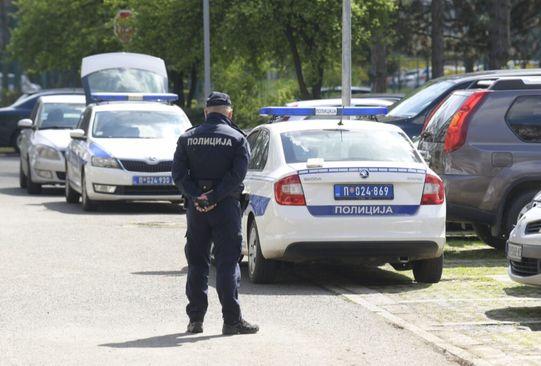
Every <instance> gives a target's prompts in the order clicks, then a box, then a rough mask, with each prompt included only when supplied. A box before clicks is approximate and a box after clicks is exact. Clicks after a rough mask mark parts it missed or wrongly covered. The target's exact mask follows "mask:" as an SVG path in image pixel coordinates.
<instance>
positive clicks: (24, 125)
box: [17, 118, 34, 129]
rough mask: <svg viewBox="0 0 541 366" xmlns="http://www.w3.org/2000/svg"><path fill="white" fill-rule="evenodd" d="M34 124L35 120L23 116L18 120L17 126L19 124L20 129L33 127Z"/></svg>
mask: <svg viewBox="0 0 541 366" xmlns="http://www.w3.org/2000/svg"><path fill="white" fill-rule="evenodd" d="M33 124H34V122H32V120H31V119H30V118H23V119H21V120H20V121H19V122H17V126H19V128H20V129H25V128H32V125H33Z"/></svg>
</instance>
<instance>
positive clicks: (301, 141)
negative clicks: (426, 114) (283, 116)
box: [281, 129, 421, 164]
mask: <svg viewBox="0 0 541 366" xmlns="http://www.w3.org/2000/svg"><path fill="white" fill-rule="evenodd" d="M281 140H282V147H283V150H284V155H285V158H286V162H287V163H289V164H291V163H304V162H306V161H307V160H308V159H312V158H321V159H323V160H325V161H358V160H364V161H396V162H421V160H420V158H419V157H418V155H417V153H416V152H415V149H414V148H413V146H412V145H411V143H410V142H409V140H408V139H407V137H406V136H405V135H404V133H403V132H398V131H385V130H378V131H374V130H371V131H369V130H366V131H363V130H346V129H329V130H304V131H291V132H283V133H282V134H281Z"/></svg>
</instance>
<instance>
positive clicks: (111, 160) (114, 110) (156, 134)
mask: <svg viewBox="0 0 541 366" xmlns="http://www.w3.org/2000/svg"><path fill="white" fill-rule="evenodd" d="M81 77H82V84H83V86H84V89H85V96H86V99H87V102H88V103H89V105H88V106H87V108H86V109H85V111H84V112H83V115H82V118H81V120H80V121H79V124H78V125H77V129H75V130H73V131H71V133H70V135H71V138H72V141H71V143H70V144H69V146H68V149H67V151H66V165H67V166H66V186H65V187H66V189H65V196H66V202H68V203H77V202H79V198H81V203H82V206H83V209H84V210H85V211H91V210H94V209H96V208H97V206H99V204H100V202H103V201H172V202H181V201H182V196H181V194H180V192H179V191H178V189H177V188H176V187H175V185H174V182H173V179H172V178H171V166H172V163H173V155H174V152H175V148H176V142H177V139H178V138H179V136H180V135H181V134H182V133H184V132H185V131H186V129H188V128H190V127H191V123H190V121H189V120H188V117H187V116H186V114H185V113H184V112H183V111H182V109H180V108H179V107H178V106H176V105H169V104H168V101H171V100H175V99H176V98H177V96H176V95H173V94H169V93H167V85H168V80H167V72H166V69H165V63H164V62H163V60H162V59H160V58H157V57H152V56H148V55H142V54H133V53H123V52H119V53H107V54H100V55H93V56H88V57H85V58H84V59H83V62H82V65H81Z"/></svg>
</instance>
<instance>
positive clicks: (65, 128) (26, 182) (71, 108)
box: [18, 94, 85, 194]
mask: <svg viewBox="0 0 541 366" xmlns="http://www.w3.org/2000/svg"><path fill="white" fill-rule="evenodd" d="M84 109H85V98H84V96H83V95H77V94H70V95H48V96H43V97H40V98H39V100H38V102H37V103H36V106H35V107H34V110H33V112H32V116H31V118H27V119H22V120H20V121H19V123H18V125H19V128H20V129H21V136H20V139H19V151H20V165H19V166H20V169H19V184H20V186H21V188H26V190H27V191H28V193H30V194H37V193H40V192H41V186H42V185H45V184H63V183H64V179H65V174H66V170H65V167H66V162H65V160H64V152H65V150H66V148H67V146H68V144H69V143H70V130H71V129H73V128H74V127H75V125H76V124H77V122H78V121H79V119H80V117H81V112H82V111H83V110H84Z"/></svg>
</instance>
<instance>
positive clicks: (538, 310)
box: [485, 306, 541, 332]
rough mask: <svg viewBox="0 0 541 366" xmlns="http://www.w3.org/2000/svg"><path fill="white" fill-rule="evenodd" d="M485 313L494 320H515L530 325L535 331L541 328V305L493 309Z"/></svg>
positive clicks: (522, 324) (523, 324) (525, 325)
mask: <svg viewBox="0 0 541 366" xmlns="http://www.w3.org/2000/svg"><path fill="white" fill-rule="evenodd" d="M485 315H486V316H487V317H488V318H490V319H493V320H497V321H505V322H515V323H519V324H520V325H521V326H524V327H528V328H530V329H531V330H532V331H534V332H538V331H540V330H541V307H540V306H534V307H515V308H511V307H507V308H502V309H493V310H488V311H487V312H485Z"/></svg>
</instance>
